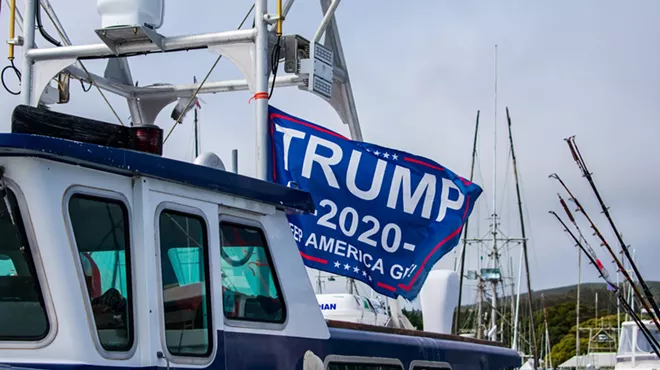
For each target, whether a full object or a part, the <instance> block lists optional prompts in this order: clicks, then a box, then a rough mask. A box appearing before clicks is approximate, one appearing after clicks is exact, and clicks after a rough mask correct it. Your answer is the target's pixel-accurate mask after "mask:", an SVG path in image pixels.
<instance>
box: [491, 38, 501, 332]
mask: <svg viewBox="0 0 660 370" xmlns="http://www.w3.org/2000/svg"><path fill="white" fill-rule="evenodd" d="M494 100H495V106H494V122H493V123H494V124H493V216H492V218H493V222H492V224H491V233H492V235H493V240H492V242H493V247H492V251H491V254H492V258H493V268H498V267H499V253H498V251H497V45H495V97H494ZM490 282H491V284H492V286H493V298H492V306H491V312H490V314H491V317H490V330H491V333H490V334H491V335H490V340H492V341H495V340H497V280H496V279H490Z"/></svg>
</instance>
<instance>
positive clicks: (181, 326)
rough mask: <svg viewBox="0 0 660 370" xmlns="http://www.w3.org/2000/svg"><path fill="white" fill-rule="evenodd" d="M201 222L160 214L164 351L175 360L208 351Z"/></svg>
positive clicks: (206, 278)
mask: <svg viewBox="0 0 660 370" xmlns="http://www.w3.org/2000/svg"><path fill="white" fill-rule="evenodd" d="M208 253H209V251H208V242H207V236H206V225H205V223H204V220H203V219H202V218H201V217H199V216H195V215H189V214H184V213H180V212H175V211H169V210H168V211H163V212H162V213H161V215H160V263H161V273H162V278H163V306H164V307H163V309H164V314H165V341H166V344H167V349H168V350H169V352H170V353H171V354H173V355H178V356H208V355H209V354H210V353H211V350H212V348H213V347H212V343H213V337H212V335H213V331H212V330H211V290H210V288H211V287H210V284H209V283H208V281H209V280H210V278H209V265H208Z"/></svg>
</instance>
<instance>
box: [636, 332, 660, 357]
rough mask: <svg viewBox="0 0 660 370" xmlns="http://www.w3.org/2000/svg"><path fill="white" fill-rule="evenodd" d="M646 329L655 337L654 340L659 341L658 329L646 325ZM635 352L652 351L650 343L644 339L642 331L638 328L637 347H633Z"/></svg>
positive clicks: (659, 333)
mask: <svg viewBox="0 0 660 370" xmlns="http://www.w3.org/2000/svg"><path fill="white" fill-rule="evenodd" d="M646 328H647V329H648V331H649V332H650V333H651V336H652V337H654V338H655V340H657V341H659V342H660V331H658V329H655V328H651V327H648V326H647V327H646ZM635 352H646V353H652V352H653V347H651V343H649V341H648V339H646V336H644V332H643V331H641V330H640V329H637V348H636V349H635Z"/></svg>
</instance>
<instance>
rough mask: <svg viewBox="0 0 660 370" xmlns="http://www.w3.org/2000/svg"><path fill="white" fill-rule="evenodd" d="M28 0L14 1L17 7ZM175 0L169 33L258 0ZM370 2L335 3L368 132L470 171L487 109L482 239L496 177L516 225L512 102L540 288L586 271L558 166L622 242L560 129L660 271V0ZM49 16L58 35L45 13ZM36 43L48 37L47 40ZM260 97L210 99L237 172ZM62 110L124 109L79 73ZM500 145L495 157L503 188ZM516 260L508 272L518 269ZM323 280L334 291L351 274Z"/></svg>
mask: <svg viewBox="0 0 660 370" xmlns="http://www.w3.org/2000/svg"><path fill="white" fill-rule="evenodd" d="M22 4H23V2H22V1H20V0H19V5H20V6H21V9H22ZM166 4H167V5H166V15H165V21H164V25H163V27H162V28H161V29H160V30H159V32H160V33H161V34H163V35H165V36H175V35H182V34H192V33H202V32H217V31H224V30H230V29H233V28H235V27H236V26H237V25H238V23H239V22H240V20H241V19H242V18H243V16H244V14H245V12H246V11H247V10H248V9H249V7H250V5H251V3H250V1H247V0H242V1H225V2H218V1H211V0H197V1H196V2H195V6H194V7H191V6H189V5H187V4H191V2H183V1H167V2H166ZM373 4H375V3H374V2H366V1H361V2H347V1H345V2H342V3H341V5H340V6H339V8H338V11H337V14H336V15H337V21H338V24H339V30H340V34H341V37H342V43H343V49H344V53H345V58H346V60H347V63H348V71H349V73H350V76H351V82H352V85H353V92H354V96H355V100H356V103H357V109H358V114H359V118H360V123H361V126H362V131H363V135H364V139H365V141H368V142H372V143H376V144H379V145H383V146H387V147H391V148H396V149H400V150H404V151H408V152H412V153H415V154H417V155H421V156H425V157H428V158H431V159H433V160H435V161H437V162H439V163H441V164H442V165H444V166H446V167H448V168H450V169H451V170H452V171H454V172H456V173H458V174H459V175H462V176H465V177H467V176H469V173H470V159H471V149H472V148H471V147H472V140H473V135H474V123H475V116H476V112H477V110H479V111H480V112H481V120H480V131H479V138H478V154H479V155H478V162H477V163H478V165H477V168H476V171H475V182H476V183H478V184H479V185H481V186H482V188H483V189H484V193H483V195H482V196H481V197H480V199H479V201H478V205H477V207H476V209H475V211H474V212H473V215H472V217H471V224H470V230H471V232H470V234H471V236H472V237H478V236H480V235H484V233H485V232H486V231H487V229H488V225H489V223H488V219H487V218H488V217H489V215H490V214H491V213H492V210H493V209H492V208H493V190H494V189H497V196H496V198H497V202H496V204H497V212H498V214H499V215H500V217H501V219H500V221H501V230H502V231H503V232H504V234H506V235H508V236H510V237H519V236H520V226H519V223H518V210H517V203H516V198H515V192H514V191H515V183H514V179H513V174H512V172H511V165H510V162H511V161H510V155H509V151H508V136H507V131H506V129H507V127H506V116H505V107H509V109H510V113H511V117H512V125H513V136H514V141H515V145H516V157H517V161H518V167H519V168H518V170H519V175H520V179H521V191H522V193H523V194H522V196H523V205H524V209H525V212H524V216H525V222H526V226H527V234H528V237H529V260H530V269H531V279H532V286H533V289H545V288H551V287H557V286H563V285H569V284H575V283H576V282H577V276H578V273H577V253H576V249H575V247H574V246H573V243H572V242H571V241H570V240H569V238H568V235H566V234H565V233H564V232H562V230H561V228H560V227H559V225H558V224H557V222H556V221H555V220H554V219H553V218H551V216H550V215H549V214H548V211H549V210H556V211H560V210H561V209H560V208H559V203H558V202H557V195H556V193H557V192H558V191H559V190H560V188H559V185H558V183H556V182H555V181H553V180H551V179H549V178H548V175H549V174H551V173H554V172H556V173H558V174H559V175H560V176H562V177H563V179H564V181H565V182H566V183H567V184H568V186H569V187H571V189H572V190H573V192H574V194H575V195H576V196H577V197H578V199H579V200H580V201H581V203H583V205H584V206H585V208H586V209H587V211H588V212H589V213H590V215H591V216H592V218H593V219H594V220H595V222H596V223H597V225H598V226H599V227H600V229H601V231H602V232H603V233H604V234H605V235H606V237H607V238H608V240H609V241H610V243H611V244H612V245H614V246H616V245H617V243H616V240H615V239H614V238H613V237H612V236H613V235H612V233H611V229H610V227H609V225H608V224H607V221H606V219H605V218H604V216H603V215H602V214H601V213H600V208H599V205H598V203H597V201H596V199H595V197H594V195H593V193H592V192H591V190H590V188H589V187H588V184H587V182H586V180H585V179H584V178H582V177H581V176H580V173H579V171H578V168H577V167H576V165H575V163H574V162H573V161H572V158H571V156H570V153H569V151H568V147H567V145H566V143H565V142H564V141H563V139H564V138H566V137H568V136H571V135H576V137H577V142H578V144H579V146H580V150H581V152H582V154H583V156H584V157H585V159H586V161H587V163H588V165H589V167H590V169H591V171H592V173H593V174H594V177H595V180H596V183H597V185H598V187H599V190H600V192H601V195H602V196H603V198H604V199H605V202H606V203H607V205H608V206H609V207H610V211H611V212H612V214H613V216H614V219H615V222H616V223H617V226H618V228H619V230H620V231H621V232H622V233H623V237H624V239H625V241H626V243H627V244H629V245H630V246H631V247H630V248H631V250H634V251H635V255H636V260H637V263H638V266H639V269H640V270H641V271H642V273H643V275H644V277H645V279H647V280H659V279H660V269H657V268H656V266H655V265H656V263H657V260H658V257H660V254H659V252H658V249H657V247H656V245H657V239H658V238H657V234H656V227H657V225H658V224H660V212H659V211H658V209H660V196H658V195H657V193H656V191H655V190H656V188H657V187H658V185H659V184H660V175H659V174H658V171H656V170H654V168H656V169H657V168H658V167H655V166H657V163H658V159H659V158H660V146H659V145H658V144H657V142H658V138H659V137H660V125H658V123H657V121H658V118H657V117H659V116H660V104H658V103H657V102H658V101H659V98H660V70H659V68H658V66H660V49H659V47H658V46H657V44H658V43H657V40H658V39H660V23H658V22H657V14H660V2H657V1H653V0H645V1H643V0H639V1H635V2H627V3H625V4H624V3H622V2H617V1H612V0H582V1H579V2H575V1H569V0H558V1H533V2H532V1H522V0H519V1H513V0H511V1H509V0H503V1H498V2H491V1H471V0H465V1H460V2H449V1H431V0H428V1H421V0H420V1H407V2H401V1H392V0H382V1H378V6H373ZM404 4H405V5H404ZM2 5H3V7H2V11H1V13H0V24H1V25H6V24H7V22H8V14H7V7H6V4H5V3H4V2H3V4H2ZM52 5H53V7H54V8H55V10H56V11H57V13H58V16H59V18H60V20H61V22H62V24H63V25H64V26H65V28H66V31H67V33H68V34H69V36H70V37H71V39H72V40H73V42H74V44H86V43H98V42H99V39H98V38H97V36H96V35H95V33H94V32H93V31H94V29H96V28H99V27H100V24H101V23H100V17H99V15H98V13H97V11H96V6H95V2H93V1H84V2H81V1H75V2H74V1H71V0H68V1H67V0H59V1H57V0H53V1H52ZM274 5H275V1H269V8H270V9H271V10H272V9H274ZM321 16H322V14H321V9H320V6H319V4H318V2H317V1H303V0H298V1H296V2H295V4H294V6H293V8H292V10H291V12H290V13H289V16H288V18H287V21H286V22H285V25H284V32H285V33H286V34H291V33H297V34H300V35H302V36H303V37H306V38H307V39H311V38H312V36H313V34H314V32H315V30H316V28H317V27H318V24H319V22H320V20H321ZM248 23H250V22H248ZM46 28H47V29H49V30H50V32H51V33H52V34H55V32H54V30H53V28H52V27H50V24H49V23H48V22H47V24H46ZM0 38H2V39H7V27H0ZM37 43H38V45H39V46H45V45H46V43H45V42H44V41H43V39H41V37H38V38H37ZM495 45H497V50H498V52H497V105H495ZM4 53H6V51H5V52H4ZM4 55H6V54H1V56H4ZM214 60H215V55H214V54H211V53H210V52H208V51H190V52H181V53H176V54H168V55H151V56H140V57H136V58H133V59H131V60H130V65H131V68H132V73H133V78H134V80H137V81H139V84H140V85H147V84H150V83H155V82H169V83H191V82H192V79H193V76H197V78H198V79H199V80H201V79H202V78H203V77H204V76H205V75H206V73H207V72H208V71H209V68H210V67H211V65H212V64H213V62H214ZM19 62H20V61H19ZM85 63H86V66H87V67H88V68H89V69H90V70H91V71H93V72H95V73H97V74H102V72H103V69H104V67H105V62H104V61H86V62H85ZM280 73H281V74H280V75H282V74H283V72H282V70H280ZM238 78H243V77H242V75H241V73H240V72H239V70H238V69H237V68H236V67H235V66H234V65H232V64H231V63H230V62H229V61H227V60H223V61H221V62H220V63H219V65H218V67H217V68H216V69H215V70H214V71H213V72H212V73H211V75H210V80H223V79H238ZM9 83H10V84H11V83H13V81H9ZM12 86H15V85H12ZM107 95H109V99H110V102H111V103H112V105H113V107H114V108H115V109H116V110H117V111H118V112H119V115H120V117H121V118H122V119H123V120H124V121H125V122H126V121H128V117H129V113H128V108H127V105H126V103H125V101H124V100H123V99H121V98H118V97H115V96H112V95H110V94H107ZM249 98H250V94H249V93H248V92H236V93H222V94H215V95H205V96H203V97H202V99H203V100H204V104H203V107H202V109H201V111H200V124H201V146H202V150H203V151H212V152H215V153H217V154H218V155H219V156H220V157H221V158H222V159H223V161H224V162H225V164H227V165H229V164H230V163H231V151H232V149H238V150H239V170H240V172H241V173H243V174H247V175H254V173H255V164H254V143H255V127H254V118H253V117H254V114H253V112H254V106H253V105H250V104H248V99H249ZM17 103H18V98H17V97H14V96H11V95H9V94H7V93H4V94H3V95H2V99H0V117H2V118H3V119H2V120H0V130H2V131H9V130H10V115H11V111H12V109H13V107H14V106H15V105H16V104H17ZM271 104H272V105H273V106H275V107H277V108H279V109H282V110H284V111H286V112H288V113H290V114H293V115H295V116H298V117H302V118H304V119H306V120H309V121H312V122H316V123H318V124H321V125H323V126H326V127H328V128H330V129H332V130H335V131H338V132H340V133H342V134H345V135H348V127H347V126H345V125H343V124H342V123H341V121H340V119H339V117H338V115H337V114H336V113H335V112H334V110H333V109H332V108H331V107H330V106H329V105H328V104H327V103H326V102H324V101H323V100H322V99H321V98H319V97H317V96H314V95H312V94H310V93H306V92H304V91H301V90H299V89H297V88H283V89H277V90H276V91H275V93H274V96H273V98H272V99H271ZM495 106H496V107H497V114H496V113H495ZM172 108H173V104H172V105H170V106H168V108H166V109H164V110H163V111H162V112H161V114H160V115H159V117H158V119H157V122H156V123H157V124H158V125H159V126H161V127H162V128H163V129H164V130H165V131H166V132H167V131H168V130H169V129H170V127H171V126H172V124H173V120H172V119H170V117H169V116H170V113H171V109H172ZM53 109H55V110H58V111H62V112H67V113H74V114H78V115H82V116H85V117H90V118H95V119H100V120H106V121H109V122H116V121H117V120H116V119H115V117H114V115H113V114H112V112H111V111H110V109H109V108H108V107H107V106H106V105H105V104H104V102H103V100H102V98H101V96H100V95H99V94H98V92H97V91H96V90H95V89H92V90H91V91H89V92H87V93H84V92H82V91H81V89H80V87H79V85H76V84H72V101H71V102H70V103H69V104H66V105H64V106H57V107H54V108H53ZM191 118H192V117H191V115H189V116H188V117H187V118H186V120H185V121H184V123H183V124H182V125H180V126H178V127H177V128H176V130H175V131H174V133H173V136H172V138H171V139H170V140H169V141H168V142H167V143H166V145H165V156H167V157H171V158H176V159H180V160H187V161H190V160H192V159H193V158H192V157H193V154H192V153H193V144H192V143H193V141H192V140H193V136H192V119H191ZM495 127H497V135H496V136H495V135H494V130H495ZM494 136H495V137H496V142H497V151H496V153H495V155H494V154H493V141H494V140H493V138H494ZM493 156H495V158H496V161H497V178H496V182H495V186H494V184H493V176H492V172H493ZM581 226H582V229H583V231H585V235H587V237H588V240H589V241H590V242H592V245H593V246H594V248H595V249H596V252H597V253H598V254H599V256H600V257H601V259H602V260H603V261H604V262H606V267H607V268H608V269H609V270H610V272H614V271H615V270H616V269H615V268H614V266H613V265H612V264H610V263H609V261H610V260H611V258H609V257H607V255H606V252H605V251H604V250H603V249H602V248H600V247H598V245H599V243H597V242H596V240H595V239H593V238H591V236H590V234H591V233H589V232H587V231H588V230H587V224H586V223H584V222H583V223H581ZM458 250H459V248H456V250H455V251H454V252H451V253H449V254H447V255H446V256H445V257H443V258H442V259H441V261H440V262H439V263H438V264H437V266H436V267H437V268H453V266H454V263H455V258H456V256H457V254H456V252H457V251H458ZM519 253H520V247H519V246H512V248H510V249H507V250H505V251H504V252H503V254H502V260H503V262H504V263H507V265H508V263H509V261H513V267H512V269H511V270H512V272H513V274H512V275H513V276H514V277H516V279H517V271H518V257H519ZM481 255H483V253H481ZM479 256H480V253H479V250H478V248H477V247H476V246H472V247H470V248H469V249H468V254H467V259H468V265H467V268H468V269H476V268H478V267H479V266H478V260H479ZM484 258H485V257H484ZM505 269H506V271H507V273H509V271H508V270H509V267H506V268H505ZM582 281H598V276H597V274H596V272H595V270H594V268H593V267H591V266H586V264H585V265H583V269H582ZM328 288H329V290H330V291H333V292H337V291H339V290H340V289H342V288H343V284H342V283H335V284H334V286H328ZM466 289H467V291H466V292H467V293H466V297H465V299H464V302H466V301H472V300H474V290H473V289H472V288H471V286H468V287H467V288H466ZM507 289H510V288H507ZM522 290H523V291H525V290H526V289H525V288H524V287H523V289H522Z"/></svg>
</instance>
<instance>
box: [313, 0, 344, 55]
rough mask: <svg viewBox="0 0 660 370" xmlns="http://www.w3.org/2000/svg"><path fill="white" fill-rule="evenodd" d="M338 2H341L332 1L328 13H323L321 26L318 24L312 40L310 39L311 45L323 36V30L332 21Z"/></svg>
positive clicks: (337, 0)
mask: <svg viewBox="0 0 660 370" xmlns="http://www.w3.org/2000/svg"><path fill="white" fill-rule="evenodd" d="M339 1H341V0H332V3H331V4H330V7H329V8H328V11H327V12H325V15H324V16H323V19H322V20H321V24H319V28H318V29H317V30H316V33H315V34H314V38H313V39H312V44H313V43H316V42H319V40H320V39H321V36H323V33H324V32H325V29H326V28H327V27H328V24H329V23H330V20H332V17H334V16H335V10H337V7H338V6H339Z"/></svg>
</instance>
